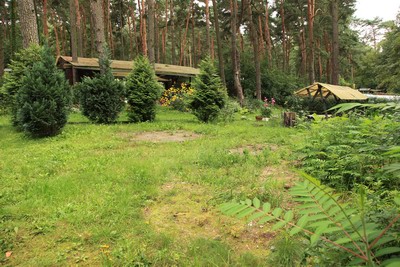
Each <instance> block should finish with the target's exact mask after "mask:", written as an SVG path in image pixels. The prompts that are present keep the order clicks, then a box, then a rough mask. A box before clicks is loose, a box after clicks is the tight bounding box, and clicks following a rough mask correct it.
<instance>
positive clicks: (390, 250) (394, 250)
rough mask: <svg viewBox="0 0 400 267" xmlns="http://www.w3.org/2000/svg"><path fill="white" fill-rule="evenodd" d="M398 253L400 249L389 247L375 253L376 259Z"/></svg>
mask: <svg viewBox="0 0 400 267" xmlns="http://www.w3.org/2000/svg"><path fill="white" fill-rule="evenodd" d="M398 252H400V247H387V248H383V249H380V250H378V251H377V252H375V257H380V256H383V255H389V254H393V253H398Z"/></svg>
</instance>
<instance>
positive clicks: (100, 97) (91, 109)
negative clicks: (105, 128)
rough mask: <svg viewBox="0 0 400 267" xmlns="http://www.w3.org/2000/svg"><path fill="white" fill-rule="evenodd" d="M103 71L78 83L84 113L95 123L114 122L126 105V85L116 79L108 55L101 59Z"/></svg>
mask: <svg viewBox="0 0 400 267" xmlns="http://www.w3.org/2000/svg"><path fill="white" fill-rule="evenodd" d="M99 62H100V68H101V69H102V73H100V74H98V75H96V76H95V77H94V78H89V77H86V78H84V79H83V81H82V83H81V84H79V85H78V87H77V90H78V95H79V103H80V107H81V110H82V113H83V115H85V116H86V117H87V118H88V119H89V120H90V121H92V122H94V123H107V124H108V123H113V122H115V121H116V120H117V118H118V115H119V113H120V112H121V111H122V109H123V107H124V86H123V84H122V83H121V82H120V81H119V80H115V79H114V77H113V75H112V73H111V67H110V64H111V62H110V60H109V58H108V55H107V54H106V56H105V57H104V58H100V59H99Z"/></svg>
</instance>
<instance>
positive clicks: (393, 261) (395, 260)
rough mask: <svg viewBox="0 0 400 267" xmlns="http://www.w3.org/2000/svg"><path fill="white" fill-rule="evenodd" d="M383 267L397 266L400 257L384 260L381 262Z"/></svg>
mask: <svg viewBox="0 0 400 267" xmlns="http://www.w3.org/2000/svg"><path fill="white" fill-rule="evenodd" d="M381 265H382V266H385V267H398V266H399V265H400V258H393V259H388V260H385V261H383V262H382V263H381Z"/></svg>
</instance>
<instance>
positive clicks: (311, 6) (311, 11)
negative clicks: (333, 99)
mask: <svg viewBox="0 0 400 267" xmlns="http://www.w3.org/2000/svg"><path fill="white" fill-rule="evenodd" d="M314 16H315V0H307V20H308V46H309V56H308V80H309V82H310V84H312V83H314V82H315V69H314V66H315V59H314V54H315V52H314Z"/></svg>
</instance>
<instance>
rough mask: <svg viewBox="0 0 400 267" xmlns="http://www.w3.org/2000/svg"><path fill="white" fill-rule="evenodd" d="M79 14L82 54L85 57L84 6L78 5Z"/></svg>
mask: <svg viewBox="0 0 400 267" xmlns="http://www.w3.org/2000/svg"><path fill="white" fill-rule="evenodd" d="M80 14H81V17H82V24H81V36H82V37H80V38H81V39H82V56H83V57H86V53H87V39H88V38H86V37H87V31H86V23H87V22H86V11H85V7H84V6H80Z"/></svg>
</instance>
